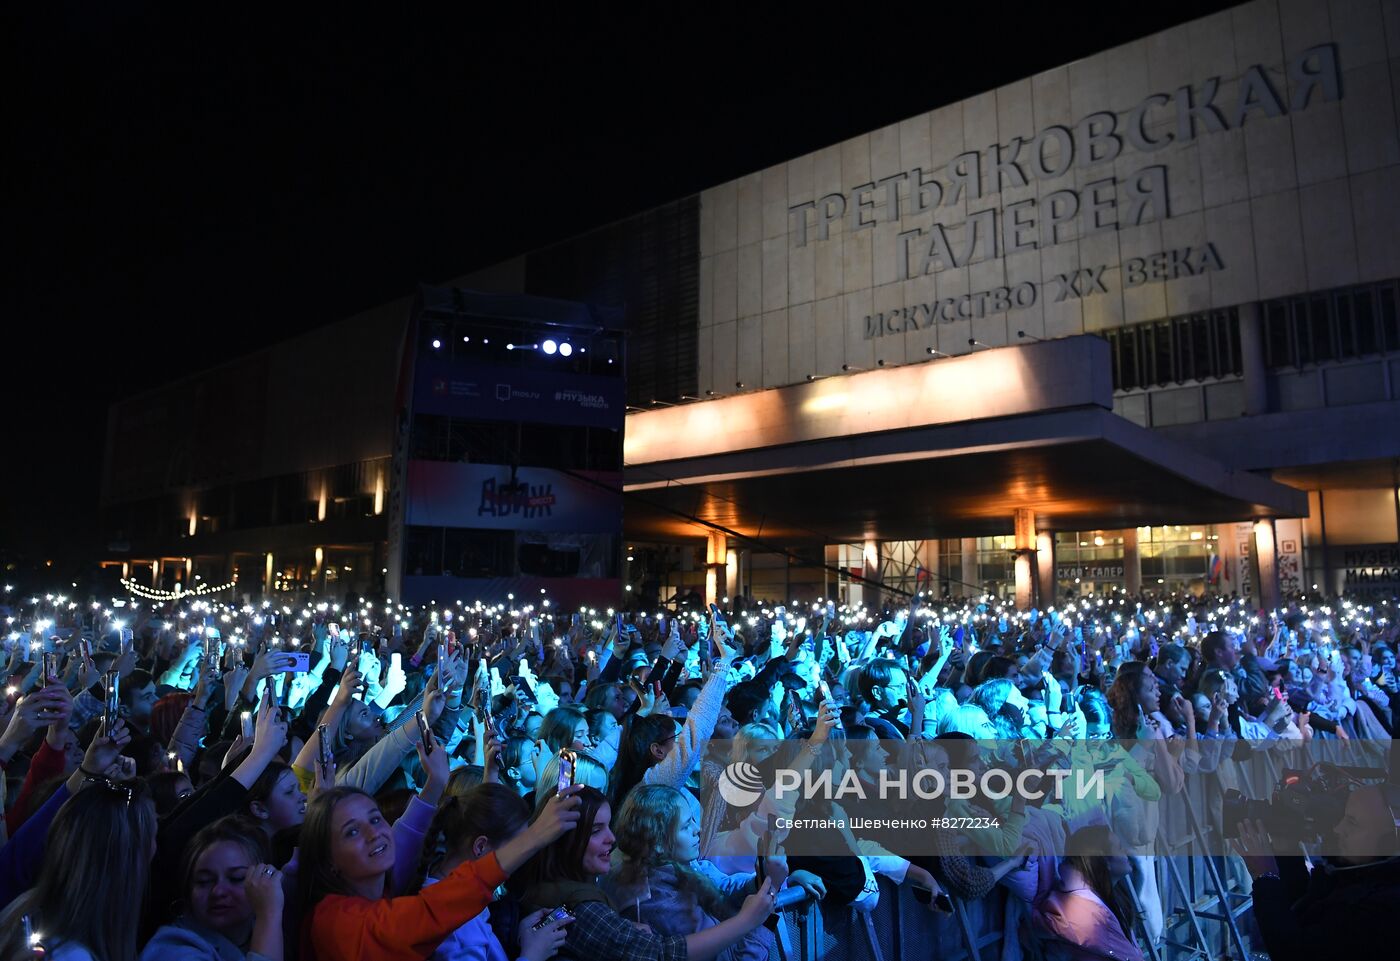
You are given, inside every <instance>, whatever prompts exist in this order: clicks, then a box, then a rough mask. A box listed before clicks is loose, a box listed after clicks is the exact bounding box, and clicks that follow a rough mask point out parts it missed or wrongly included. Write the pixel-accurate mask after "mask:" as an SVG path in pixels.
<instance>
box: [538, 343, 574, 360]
mask: <svg viewBox="0 0 1400 961" xmlns="http://www.w3.org/2000/svg"><path fill="white" fill-rule="evenodd" d="M564 346H565V347H568V346H569V345H568V344H565V345H564ZM540 349H541V350H543V351H544V352H545V353H546V354H552V353H554V352H555V351H556V350H559V349H560V347H559V345H558V344H556V343H555V342H554V341H552V340H546V341H545V342H544V343H543V344H540ZM564 356H565V357H567V356H568V354H567V353H565V354H564Z"/></svg>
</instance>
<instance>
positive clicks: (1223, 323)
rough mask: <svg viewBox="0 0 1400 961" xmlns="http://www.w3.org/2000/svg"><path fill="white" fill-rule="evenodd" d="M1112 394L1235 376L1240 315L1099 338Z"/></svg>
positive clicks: (1212, 314) (1207, 316)
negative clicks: (1104, 345)
mask: <svg viewBox="0 0 1400 961" xmlns="http://www.w3.org/2000/svg"><path fill="white" fill-rule="evenodd" d="M1104 337H1105V339H1107V340H1108V344H1109V349H1110V353H1111V357H1112V361H1113V387H1114V389H1115V390H1137V389H1140V388H1146V387H1164V386H1167V385H1168V384H1184V383H1187V382H1193V381H1203V380H1212V379H1216V378H1221V377H1233V376H1239V375H1240V374H1241V373H1242V371H1243V367H1242V366H1241V363H1240V329H1239V314H1238V312H1237V311H1236V310H1235V309H1234V308H1230V309H1228V310H1211V311H1205V312H1203V313H1199V314H1188V315H1186V316H1183V317H1174V318H1171V319H1170V320H1158V321H1152V322H1151V323H1146V324H1133V325H1131V326H1128V327H1120V328H1118V329H1117V330H1110V331H1106V332H1105V333H1104Z"/></svg>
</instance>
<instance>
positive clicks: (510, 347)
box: [506, 344, 515, 350]
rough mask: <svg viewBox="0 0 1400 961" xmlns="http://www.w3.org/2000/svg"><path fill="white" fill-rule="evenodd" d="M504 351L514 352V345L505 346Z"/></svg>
mask: <svg viewBox="0 0 1400 961" xmlns="http://www.w3.org/2000/svg"><path fill="white" fill-rule="evenodd" d="M506 350H515V345H514V344H506Z"/></svg>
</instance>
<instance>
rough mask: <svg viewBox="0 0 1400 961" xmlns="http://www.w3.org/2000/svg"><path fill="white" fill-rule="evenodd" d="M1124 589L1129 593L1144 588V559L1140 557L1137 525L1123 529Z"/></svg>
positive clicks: (1134, 592)
mask: <svg viewBox="0 0 1400 961" xmlns="http://www.w3.org/2000/svg"><path fill="white" fill-rule="evenodd" d="M1123 589H1124V590H1126V591H1127V592H1128V593H1129V594H1136V593H1137V592H1138V591H1140V590H1142V561H1141V560H1140V559H1139V557H1138V542H1137V528H1136V527H1129V528H1127V529H1126V530H1124V531H1123Z"/></svg>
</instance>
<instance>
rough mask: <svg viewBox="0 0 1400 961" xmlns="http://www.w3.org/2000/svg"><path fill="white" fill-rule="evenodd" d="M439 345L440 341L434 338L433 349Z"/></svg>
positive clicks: (440, 345) (440, 344)
mask: <svg viewBox="0 0 1400 961" xmlns="http://www.w3.org/2000/svg"><path fill="white" fill-rule="evenodd" d="M440 347H442V341H440V340H437V339H434V340H433V350H437V349H439V348H440Z"/></svg>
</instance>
